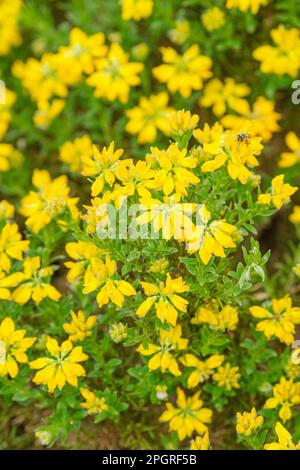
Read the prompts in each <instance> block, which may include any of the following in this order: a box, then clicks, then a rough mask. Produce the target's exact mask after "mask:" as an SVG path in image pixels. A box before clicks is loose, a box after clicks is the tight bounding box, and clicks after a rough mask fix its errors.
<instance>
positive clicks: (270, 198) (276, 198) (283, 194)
mask: <svg viewBox="0 0 300 470" xmlns="http://www.w3.org/2000/svg"><path fill="white" fill-rule="evenodd" d="M297 190H298V188H297V187H296V186H291V185H290V184H288V183H284V175H278V176H275V178H273V179H272V188H271V194H260V195H259V197H258V201H257V202H258V204H271V202H272V203H273V205H274V206H275V207H276V209H280V208H281V207H282V206H283V205H284V204H287V203H289V202H290V196H292V195H293V194H294V193H295V192H296V191H297Z"/></svg>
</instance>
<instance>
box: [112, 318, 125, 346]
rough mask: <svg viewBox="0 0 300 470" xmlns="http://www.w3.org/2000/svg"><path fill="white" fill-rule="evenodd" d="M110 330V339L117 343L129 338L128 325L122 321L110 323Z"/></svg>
mask: <svg viewBox="0 0 300 470" xmlns="http://www.w3.org/2000/svg"><path fill="white" fill-rule="evenodd" d="M108 332H109V336H110V339H111V340H112V341H113V342H114V343H116V344H118V343H122V341H124V340H125V339H126V338H127V327H126V325H124V323H122V322H119V323H113V324H112V325H110V327H109V331H108Z"/></svg>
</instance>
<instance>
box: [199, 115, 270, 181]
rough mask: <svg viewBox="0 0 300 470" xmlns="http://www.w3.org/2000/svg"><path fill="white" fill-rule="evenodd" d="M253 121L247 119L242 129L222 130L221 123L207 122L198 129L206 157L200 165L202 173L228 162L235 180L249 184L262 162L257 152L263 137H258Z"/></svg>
mask: <svg viewBox="0 0 300 470" xmlns="http://www.w3.org/2000/svg"><path fill="white" fill-rule="evenodd" d="M251 132H252V124H251V122H247V123H246V124H245V126H244V127H243V129H240V131H239V132H237V133H236V132H232V131H226V132H223V130H222V126H220V125H217V126H216V125H215V126H214V127H213V128H212V129H210V128H209V126H208V125H206V126H205V127H204V129H203V130H200V129H196V130H195V131H194V137H195V138H196V139H197V140H198V141H199V142H200V143H201V144H202V156H203V159H204V160H205V161H204V163H203V164H202V165H201V171H202V172H203V173H207V172H213V171H216V170H218V169H219V168H221V167H223V166H224V165H226V168H227V172H228V174H229V176H230V178H232V179H233V180H239V181H240V182H241V183H242V184H246V183H247V182H248V181H249V180H250V179H251V178H253V174H252V172H251V171H250V169H251V168H254V167H256V166H258V165H259V162H258V160H257V156H258V155H260V153H261V151H262V149H263V146H262V145H261V143H260V141H261V138H259V137H255V136H254V134H252V133H251Z"/></svg>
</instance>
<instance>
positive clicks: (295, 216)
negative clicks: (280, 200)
mask: <svg viewBox="0 0 300 470" xmlns="http://www.w3.org/2000/svg"><path fill="white" fill-rule="evenodd" d="M0 205H1V203H0ZM289 220H290V222H292V224H295V225H298V224H300V206H294V207H293V212H292V213H291V214H290V216H289Z"/></svg>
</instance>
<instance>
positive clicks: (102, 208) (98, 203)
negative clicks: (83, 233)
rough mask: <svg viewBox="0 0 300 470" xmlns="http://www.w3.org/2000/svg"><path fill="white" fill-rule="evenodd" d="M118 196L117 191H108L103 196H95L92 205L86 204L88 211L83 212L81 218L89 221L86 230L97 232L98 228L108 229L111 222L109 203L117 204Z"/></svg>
mask: <svg viewBox="0 0 300 470" xmlns="http://www.w3.org/2000/svg"><path fill="white" fill-rule="evenodd" d="M120 196H121V195H120ZM116 197H117V194H115V192H110V191H106V192H105V193H104V194H103V196H102V197H101V198H99V197H96V198H93V199H92V200H91V203H92V205H91V206H84V208H85V209H86V213H85V214H82V215H81V218H82V219H83V220H85V221H86V222H87V227H86V230H87V232H88V233H95V232H96V231H97V230H98V229H99V230H105V229H108V226H109V222H110V219H109V207H108V205H109V204H112V203H114V204H115V203H116ZM121 201H122V199H121ZM115 205H116V204H115Z"/></svg>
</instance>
